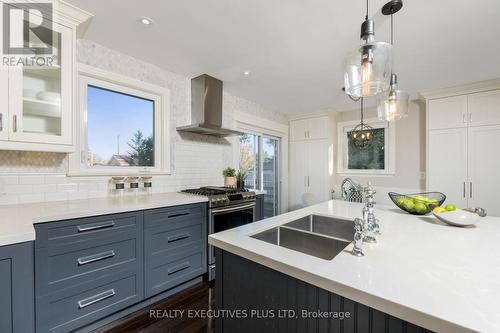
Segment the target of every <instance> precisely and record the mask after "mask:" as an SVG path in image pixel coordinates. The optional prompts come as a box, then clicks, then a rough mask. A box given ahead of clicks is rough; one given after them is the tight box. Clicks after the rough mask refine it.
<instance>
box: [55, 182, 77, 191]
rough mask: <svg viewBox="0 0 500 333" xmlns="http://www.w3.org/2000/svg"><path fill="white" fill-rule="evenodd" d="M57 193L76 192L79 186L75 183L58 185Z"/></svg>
mask: <svg viewBox="0 0 500 333" xmlns="http://www.w3.org/2000/svg"><path fill="white" fill-rule="evenodd" d="M57 191H59V192H76V191H78V184H75V183H67V184H57Z"/></svg>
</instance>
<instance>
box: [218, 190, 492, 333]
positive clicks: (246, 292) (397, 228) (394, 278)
mask: <svg viewBox="0 0 500 333" xmlns="http://www.w3.org/2000/svg"><path fill="white" fill-rule="evenodd" d="M361 208H362V204H357V203H349V202H344V201H336V200H332V201H328V202H325V203H321V204H318V205H315V206H311V207H307V208H304V209H300V210H297V211H293V212H290V213H287V214H283V215H279V216H276V217H273V218H270V219H266V220H262V221H259V222H256V223H252V224H249V225H245V226H242V227H239V228H235V229H231V230H227V231H224V232H221V233H217V234H214V235H210V236H209V243H210V244H212V245H214V246H216V247H217V248H218V249H219V250H218V257H217V261H218V265H217V267H218V268H219V270H218V271H217V285H216V292H217V295H216V300H217V306H218V308H219V309H224V310H234V309H237V308H238V307H243V308H244V309H245V310H248V311H251V310H252V309H253V310H259V309H263V310H265V309H273V310H285V311H286V310H290V309H295V310H296V312H300V311H302V310H304V309H305V310H310V313H308V314H307V316H306V317H305V318H302V315H301V313H296V315H298V316H299V317H300V318H297V319H296V318H287V313H286V312H281V313H280V314H278V312H274V317H275V318H266V317H265V316H266V315H267V316H269V315H270V314H269V312H267V314H266V312H262V313H254V314H251V313H249V312H247V316H248V317H249V318H247V319H244V320H241V319H232V318H230V317H227V316H226V317H225V318H220V319H219V325H218V326H217V325H216V327H218V330H219V331H220V332H222V331H224V332H225V331H230V329H234V328H238V329H239V331H257V330H259V331H261V332H267V331H282V332H291V331H297V332H309V331H314V332H316V331H320V332H321V331H333V332H337V330H335V327H334V326H335V325H337V327H338V328H339V329H340V327H342V329H343V331H344V332H369V331H372V332H380V331H384V332H387V331H389V332H425V331H426V330H431V331H436V332H499V331H500V313H499V312H498V306H497V304H496V300H497V299H500V281H499V280H498V278H497V277H498V276H500V256H499V255H498V254H499V250H498V247H497V243H498V240H499V239H500V218H496V217H486V218H484V219H483V220H481V221H480V222H479V223H478V225H477V226H476V227H471V228H456V227H450V226H447V225H444V224H442V223H441V222H438V221H437V220H436V219H435V218H434V217H432V216H412V215H409V214H406V213H404V212H402V211H400V210H398V209H397V208H396V207H388V206H376V210H375V212H376V215H377V218H379V219H380V225H381V231H382V234H381V235H380V236H378V243H376V244H366V243H365V244H364V245H363V250H364V253H365V256H364V257H361V258H359V257H355V256H353V255H352V254H351V253H350V251H351V249H352V244H349V245H348V246H347V247H346V248H345V249H344V251H341V252H340V253H339V254H338V255H337V256H335V257H334V258H333V259H332V260H325V259H320V258H318V257H315V256H311V255H307V254H304V253H301V252H297V251H293V250H290V249H287V248H284V247H280V246H276V245H273V244H270V243H268V242H264V241H262V240H259V239H255V238H252V237H251V236H252V235H255V234H258V233H260V232H262V231H265V230H268V229H270V228H273V227H276V226H280V225H283V224H286V223H289V222H290V221H293V220H296V219H298V218H301V217H304V216H308V215H310V214H317V215H325V216H334V217H338V218H343V219H350V220H352V219H354V218H355V217H360V216H361ZM259 290H260V291H259ZM318 310H320V311H321V310H328V311H329V312H330V314H331V315H335V314H334V313H332V312H338V313H339V316H340V315H345V314H347V313H350V318H347V317H344V318H342V319H340V318H329V319H326V320H325V319H321V318H318V315H314V313H313V312H317V311H318ZM328 311H327V312H328ZM279 315H281V316H282V317H284V318H282V319H280V318H276V317H278V316H279ZM224 328H227V329H226V330H224Z"/></svg>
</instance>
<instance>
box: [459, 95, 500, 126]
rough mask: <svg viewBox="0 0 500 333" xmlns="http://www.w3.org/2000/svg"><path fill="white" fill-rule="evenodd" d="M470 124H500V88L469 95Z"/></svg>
mask: <svg viewBox="0 0 500 333" xmlns="http://www.w3.org/2000/svg"><path fill="white" fill-rule="evenodd" d="M468 101H469V104H468V111H469V115H468V119H467V120H468V122H469V126H484V125H497V124H500V90H492V91H486V92H482V93H477V94H472V95H469V99H468Z"/></svg>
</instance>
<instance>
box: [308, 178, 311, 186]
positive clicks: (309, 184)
mask: <svg viewBox="0 0 500 333" xmlns="http://www.w3.org/2000/svg"><path fill="white" fill-rule="evenodd" d="M307 186H308V187H310V186H311V182H310V178H309V176H307Z"/></svg>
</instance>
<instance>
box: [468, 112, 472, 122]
mask: <svg viewBox="0 0 500 333" xmlns="http://www.w3.org/2000/svg"><path fill="white" fill-rule="evenodd" d="M469 123H472V113H469Z"/></svg>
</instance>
